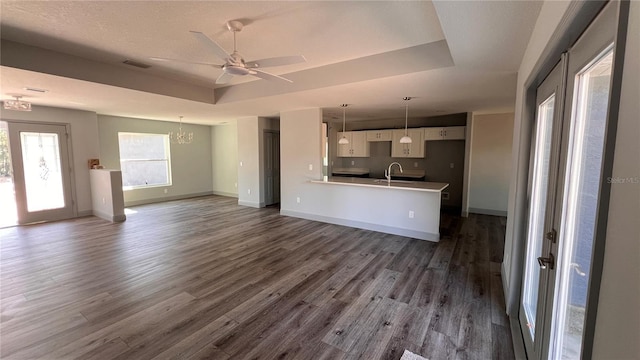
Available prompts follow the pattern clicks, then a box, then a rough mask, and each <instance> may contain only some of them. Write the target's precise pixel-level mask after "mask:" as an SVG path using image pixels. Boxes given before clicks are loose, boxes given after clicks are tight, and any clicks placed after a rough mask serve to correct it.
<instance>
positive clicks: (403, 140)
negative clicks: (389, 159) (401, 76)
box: [400, 97, 413, 144]
mask: <svg viewBox="0 0 640 360" xmlns="http://www.w3.org/2000/svg"><path fill="white" fill-rule="evenodd" d="M402 100H404V101H406V102H407V106H406V111H405V113H404V136H403V137H401V138H400V144H411V143H412V142H413V140H411V137H410V136H409V131H408V129H407V123H408V122H409V100H411V98H410V97H405V98H402Z"/></svg>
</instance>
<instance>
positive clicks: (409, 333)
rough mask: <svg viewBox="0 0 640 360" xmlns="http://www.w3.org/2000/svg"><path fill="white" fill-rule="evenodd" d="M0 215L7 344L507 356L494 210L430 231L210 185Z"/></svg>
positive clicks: (31, 351) (231, 355)
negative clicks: (90, 205) (202, 189)
mask: <svg viewBox="0 0 640 360" xmlns="http://www.w3.org/2000/svg"><path fill="white" fill-rule="evenodd" d="M134 210H135V213H132V214H130V215H128V216H127V220H126V221H125V222H122V223H110V222H107V221H104V220H101V219H98V218H95V217H85V218H78V219H73V220H69V221H60V222H54V223H44V224H37V225H31V226H21V227H12V228H4V229H0V259H1V260H2V261H0V309H1V311H0V357H2V358H3V359H5V358H6V359H51V358H56V359H58V358H60V359H62V358H64V359H67V358H83V359H85V358H94V359H105V358H109V359H154V358H155V359H165V358H168V359H173V358H175V359H192V358H193V359H242V358H247V359H253V358H256V359H305V360H306V359H346V358H351V359H357V358H361V359H364V358H366V359H394V360H397V359H398V358H399V357H400V355H401V354H402V352H403V351H404V349H409V350H410V351H412V352H414V353H416V354H420V355H422V356H425V357H427V358H429V359H430V360H437V359H453V358H456V357H458V358H475V359H482V358H496V359H502V358H504V359H510V358H512V357H513V349H512V347H511V337H510V336H511V334H510V331H508V324H509V321H508V318H507V317H506V315H505V313H504V299H503V296H504V295H503V294H502V282H501V279H500V261H501V260H502V257H501V256H502V251H503V246H504V239H503V237H504V228H505V224H506V223H505V220H504V218H501V217H495V216H485V215H475V214H472V215H470V216H469V217H468V218H460V217H459V216H455V215H452V214H449V213H443V214H442V216H441V224H440V225H441V226H440V233H441V241H440V242H438V243H432V242H426V241H421V240H416V239H411V238H407V237H402V236H395V235H389V234H382V233H378V232H374V231H369V230H360V229H354V228H349V227H345V226H338V225H332V224H326V223H320V222H315V221H309V220H304V219H298V218H293V217H286V216H281V215H280V214H279V211H278V209H277V208H266V209H255V208H249V207H243V206H239V205H238V204H237V199H235V198H226V197H221V196H206V197H201V198H194V199H187V200H179V201H171V202H166V203H160V204H149V205H142V206H137V207H135V208H134Z"/></svg>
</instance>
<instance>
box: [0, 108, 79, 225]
mask: <svg viewBox="0 0 640 360" xmlns="http://www.w3.org/2000/svg"><path fill="white" fill-rule="evenodd" d="M2 121H5V122H7V124H8V127H9V148H10V149H11V163H12V166H13V176H14V188H15V193H16V199H15V201H16V207H17V211H18V225H24V224H29V223H34V222H47V221H57V220H64V219H70V218H75V217H78V202H77V197H76V182H75V169H74V159H73V147H72V142H71V125H70V124H68V123H56V122H38V121H22V120H14V119H4V118H3V119H2ZM12 125H13V126H16V125H18V126H20V125H27V126H55V127H59V128H64V134H65V136H63V137H62V138H61V139H59V142H60V144H64V146H61V148H60V152H61V154H60V156H61V158H62V157H63V156H64V157H66V161H67V162H68V173H67V176H68V179H67V181H68V188H69V189H68V190H69V193H68V194H65V195H64V196H65V201H70V202H71V204H70V210H69V212H68V213H66V212H65V213H63V214H59V215H55V214H54V216H52V217H48V216H45V217H38V216H36V218H35V219H33V220H34V221H27V222H21V221H20V217H21V216H22V214H21V212H22V211H24V212H25V213H26V203H25V204H20V203H19V201H18V192H19V191H25V189H23V187H24V183H23V182H24V179H23V177H24V173H23V170H22V169H23V167H22V157H21V156H19V155H17V154H16V153H15V152H14V151H13V150H14V145H13V143H12V137H11V133H12V129H11V128H12ZM18 141H20V140H19V139H18ZM16 146H18V147H19V146H20V145H19V144H18V145H16ZM65 149H66V153H65V154H64V155H63V151H64V150H65ZM19 154H22V150H21V149H20V152H19ZM63 182H64V179H63ZM25 195H26V194H25ZM22 206H24V207H25V209H24V210H21V207H22Z"/></svg>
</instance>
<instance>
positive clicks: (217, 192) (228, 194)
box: [213, 191, 238, 198]
mask: <svg viewBox="0 0 640 360" xmlns="http://www.w3.org/2000/svg"><path fill="white" fill-rule="evenodd" d="M213 195H219V196H226V197H232V198H238V194H237V193H230V192H226V191H214V192H213Z"/></svg>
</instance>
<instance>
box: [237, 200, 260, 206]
mask: <svg viewBox="0 0 640 360" xmlns="http://www.w3.org/2000/svg"><path fill="white" fill-rule="evenodd" d="M238 205H241V206H249V207H253V208H261V207H264V204H263V203H259V202H256V201H246V200H238Z"/></svg>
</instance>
